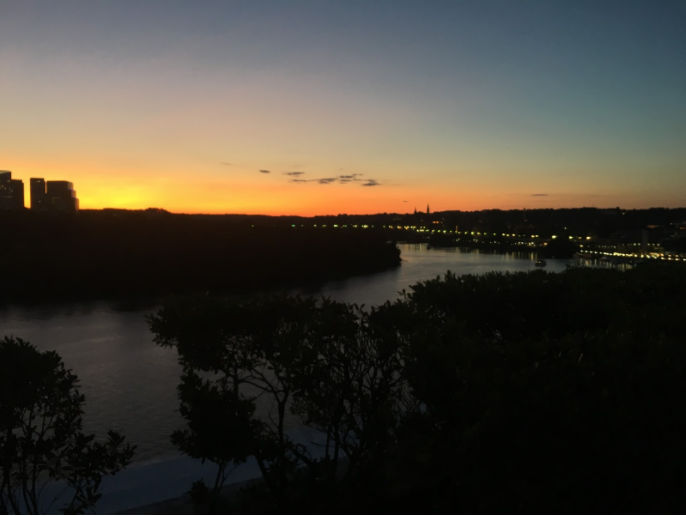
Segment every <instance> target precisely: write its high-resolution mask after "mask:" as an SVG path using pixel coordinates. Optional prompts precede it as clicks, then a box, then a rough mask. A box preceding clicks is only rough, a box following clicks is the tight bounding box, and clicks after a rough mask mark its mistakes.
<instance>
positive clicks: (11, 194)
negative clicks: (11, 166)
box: [0, 170, 24, 210]
mask: <svg viewBox="0 0 686 516" xmlns="http://www.w3.org/2000/svg"><path fill="white" fill-rule="evenodd" d="M23 209H24V182H23V181H22V180H21V179H12V172H10V171H9V170H0V210H23Z"/></svg>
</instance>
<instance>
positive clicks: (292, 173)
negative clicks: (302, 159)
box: [284, 172, 305, 176]
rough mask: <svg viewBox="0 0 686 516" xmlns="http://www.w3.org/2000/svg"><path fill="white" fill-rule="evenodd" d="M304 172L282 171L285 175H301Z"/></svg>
mask: <svg viewBox="0 0 686 516" xmlns="http://www.w3.org/2000/svg"><path fill="white" fill-rule="evenodd" d="M304 173H305V172H284V175H286V176H302V175H303V174H304Z"/></svg>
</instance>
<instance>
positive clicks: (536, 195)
mask: <svg viewBox="0 0 686 516" xmlns="http://www.w3.org/2000/svg"><path fill="white" fill-rule="evenodd" d="M531 197H548V194H547V193H535V194H531Z"/></svg>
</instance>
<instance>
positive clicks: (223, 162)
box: [219, 161, 231, 167]
mask: <svg viewBox="0 0 686 516" xmlns="http://www.w3.org/2000/svg"><path fill="white" fill-rule="evenodd" d="M219 164H220V165H226V166H227V167H230V166H231V163H227V162H226V161H220V162H219Z"/></svg>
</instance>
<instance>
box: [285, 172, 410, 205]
mask: <svg viewBox="0 0 686 516" xmlns="http://www.w3.org/2000/svg"><path fill="white" fill-rule="evenodd" d="M284 174H286V175H290V176H292V175H295V172H284ZM361 175H362V174H350V175H346V176H337V177H320V178H317V179H291V180H290V182H291V183H317V184H320V185H330V184H332V183H339V184H347V183H351V182H353V181H360V182H362V183H363V184H362V186H379V185H381V183H379V182H378V181H377V180H376V179H360V178H359V177H357V176H361ZM404 202H407V201H404Z"/></svg>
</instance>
